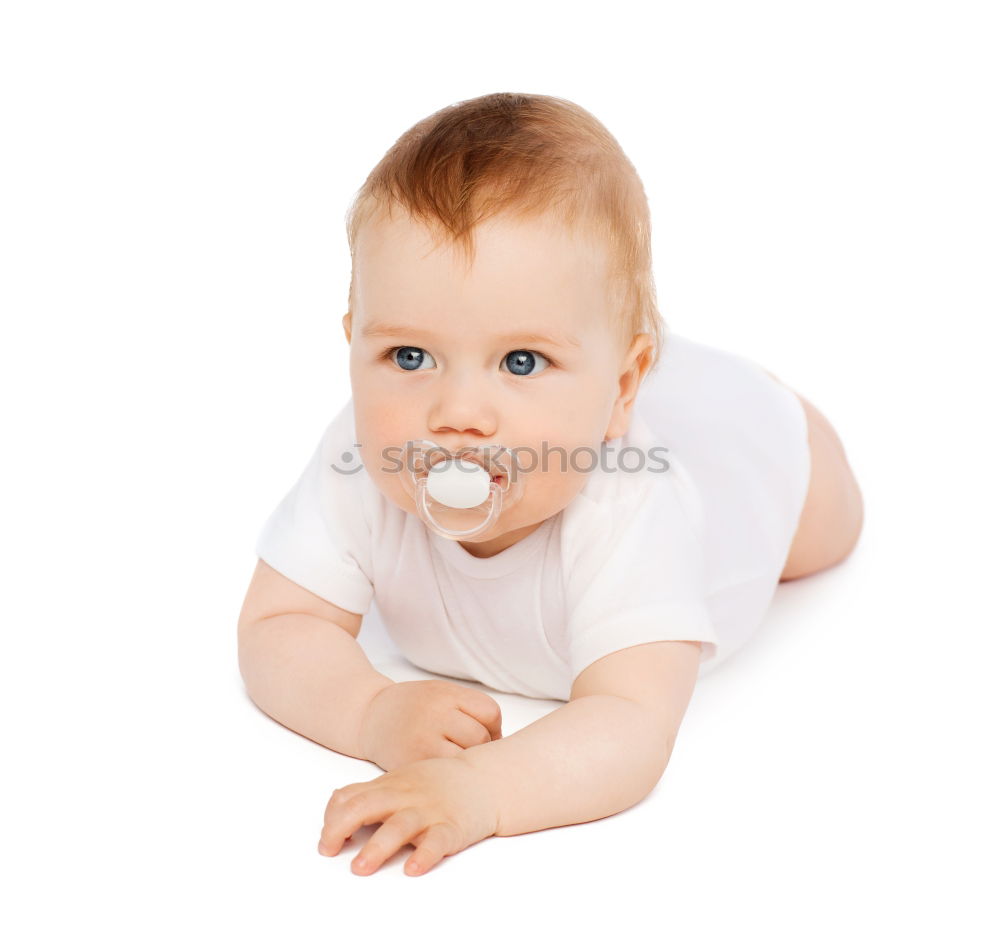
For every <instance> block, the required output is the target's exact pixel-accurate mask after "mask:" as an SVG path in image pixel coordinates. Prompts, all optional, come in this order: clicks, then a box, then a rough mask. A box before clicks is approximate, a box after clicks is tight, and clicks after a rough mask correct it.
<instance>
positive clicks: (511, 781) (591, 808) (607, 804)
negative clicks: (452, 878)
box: [461, 694, 676, 835]
mask: <svg viewBox="0 0 1000 925" xmlns="http://www.w3.org/2000/svg"><path fill="white" fill-rule="evenodd" d="M675 739H676V730H675V731H674V734H673V735H672V736H671V737H670V741H663V734H662V732H660V731H658V729H657V726H656V724H655V723H654V722H653V721H652V719H651V717H650V716H649V714H648V713H647V712H646V709H645V708H644V707H642V706H641V705H639V704H638V703H635V702H633V701H631V700H626V699H625V698H623V697H616V696H614V695H611V694H594V695H591V696H588V697H581V698H579V699H577V700H571V701H569V702H568V703H566V704H565V705H564V706H561V707H559V708H558V709H557V710H554V711H553V712H552V713H549V714H547V715H545V716H543V717H542V718H541V719H540V720H536V721H535V722H534V723H532V724H531V725H530V726H526V727H525V728H524V729H521V730H519V731H518V732H515V733H514V734H513V735H510V736H506V737H505V738H502V739H496V740H494V741H492V742H487V743H484V744H482V745H476V746H473V747H472V748H468V749H466V750H465V751H464V752H463V753H462V755H461V758H462V759H463V760H465V761H468V762H469V763H470V764H472V765H473V767H475V768H477V769H478V770H479V771H480V773H482V774H483V783H484V788H485V790H486V792H487V793H488V794H489V795H490V797H489V798H491V799H494V800H495V801H496V805H497V815H498V826H499V827H498V830H497V832H496V834H497V835H519V834H521V833H522V832H534V831H537V830H539V829H548V828H552V827H554V826H559V825H572V824H573V823H577V822H589V821H590V820H592V819H601V818H603V817H604V816H610V815H613V814H614V813H618V812H621V811H622V810H623V809H627V808H628V807H630V806H633V805H635V804H636V803H638V802H639V801H640V800H641V799H642V798H643V797H644V796H646V794H648V793H649V792H650V791H651V790H652V789H653V787H655V786H656V783H657V781H659V779H660V777H661V776H662V774H663V771H664V769H665V768H666V766H667V762H668V761H669V759H670V753H671V751H672V749H673V743H674V740H675Z"/></svg>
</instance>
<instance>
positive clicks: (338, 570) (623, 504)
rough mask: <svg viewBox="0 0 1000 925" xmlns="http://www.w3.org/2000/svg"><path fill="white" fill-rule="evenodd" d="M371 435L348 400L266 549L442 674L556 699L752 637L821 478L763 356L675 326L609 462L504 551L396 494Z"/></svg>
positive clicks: (269, 526)
mask: <svg viewBox="0 0 1000 925" xmlns="http://www.w3.org/2000/svg"><path fill="white" fill-rule="evenodd" d="M356 447H357V440H356V437H355V430H354V405H353V400H348V402H347V404H346V405H344V407H343V408H341V410H340V411H339V413H338V414H337V415H336V416H335V417H334V419H333V420H332V421H331V422H330V423H329V424H328V425H327V427H326V429H325V431H324V433H323V436H322V439H321V440H320V442H319V445H318V446H317V448H316V450H315V452H314V453H313V456H312V458H311V460H310V461H309V463H308V465H307V466H306V468H305V470H304V471H303V472H302V474H301V475H300V476H299V478H298V480H297V481H296V483H295V484H294V486H293V487H292V488H291V490H290V491H289V492H288V494H287V495H286V496H285V497H284V498H283V499H282V501H281V502H280V503H279V504H278V506H277V508H276V509H275V510H274V511H273V513H272V514H271V515H270V517H269V518H268V519H267V522H266V523H265V524H264V527H263V529H262V530H261V533H260V535H259V536H258V539H257V544H256V553H257V555H258V556H259V557H260V558H261V559H263V560H264V561H265V562H267V563H268V564H269V565H270V566H271V567H272V568H274V569H275V570H277V571H278V572H280V573H281V574H283V575H285V576H286V577H287V578H290V579H291V580H292V581H294V582H296V583H297V584H299V585H301V586H302V587H304V588H306V589H308V590H309V591H312V592H313V593H314V594H316V595H318V596H319V597H322V598H324V599H325V600H328V601H330V602H331V603H334V604H336V605H337V606H339V607H341V608H343V609H344V610H348V611H351V612H353V613H360V614H367V613H370V612H371V611H377V613H378V616H379V618H380V619H381V621H382V623H383V625H384V627H385V629H386V631H387V633H388V635H389V636H390V637H391V639H392V640H393V642H395V644H396V645H397V647H398V648H399V650H400V652H401V653H402V654H403V655H404V656H405V657H406V658H407V659H408V660H409V661H410V662H412V663H413V664H414V665H416V666H418V667H420V668H423V669H425V670H426V671H430V672H434V673H437V674H442V675H446V676H450V677H454V678H461V679H466V680H472V681H478V682H480V683H482V684H485V685H487V686H488V687H491V688H493V689H495V690H499V691H507V692H511V693H516V694H523V695H525V696H528V697H538V698H551V699H556V700H568V699H569V696H570V689H571V686H572V683H573V680H574V678H576V676H577V675H578V674H579V673H580V672H581V671H583V669H584V668H586V667H587V666H588V665H590V664H591V663H592V662H594V661H596V660H597V659H599V658H601V657H602V656H604V655H608V654H610V653H612V652H615V651H617V650H619V649H624V648H627V647H629V646H634V645H639V644H641V643H645V642H654V641H658V640H681V639H687V640H698V641H700V642H701V643H702V647H701V664H700V668H699V674H704V673H705V672H706V671H707V670H709V669H710V668H712V667H714V666H716V665H718V664H720V663H721V662H722V661H723V660H724V659H726V658H727V657H728V656H729V655H731V654H732V653H733V652H734V651H735V650H736V649H738V648H739V647H740V646H741V645H742V644H743V643H744V642H746V640H747V639H748V638H749V637H750V636H751V635H752V634H753V632H754V630H755V629H756V628H757V626H758V625H759V623H760V621H761V619H762V617H763V616H764V613H765V612H766V610H767V608H768V605H769V604H770V601H771V598H772V597H773V594H774V591H775V588H776V587H777V585H778V580H779V578H780V575H781V571H782V568H783V566H784V563H785V560H786V558H787V556H788V551H789V549H790V547H791V542H792V539H793V537H794V534H795V530H796V527H797V525H798V519H799V515H800V513H801V510H802V507H803V504H804V503H805V496H806V491H807V488H808V484H809V472H810V457H809V446H808V440H807V429H806V419H805V412H804V410H803V408H802V405H801V403H800V402H799V400H798V399H797V398H796V396H795V395H794V394H793V393H792V392H791V391H790V390H789V389H788V388H786V387H785V386H783V385H781V384H780V383H778V382H776V381H774V380H773V379H771V378H770V377H769V376H768V375H767V373H765V372H764V370H763V369H762V368H761V367H760V366H758V365H757V364H755V363H753V362H752V361H750V360H747V359H744V358H742V357H740V356H737V355H736V354H733V353H729V352H726V351H723V350H719V349H717V348H714V347H709V346H707V345H704V344H700V343H696V342H695V341H692V340H689V339H687V338H683V337H680V336H679V335H677V334H674V333H671V334H670V335H669V337H668V340H667V343H666V345H665V347H664V352H663V356H662V358H661V360H660V363H659V365H658V366H657V368H656V369H655V370H654V371H653V372H652V373H650V374H649V375H648V376H647V377H646V379H645V381H644V382H643V383H642V385H641V387H640V389H639V395H638V397H637V399H636V403H635V407H634V410H633V415H632V423H631V426H630V428H629V431H628V433H627V434H625V435H624V436H623V437H620V438H618V439H617V440H613V441H608V442H607V443H606V444H605V447H606V457H607V459H608V460H609V462H610V465H607V466H596V467H595V468H594V469H593V470H592V471H591V472H590V475H589V476H588V480H587V482H586V484H585V486H584V488H583V489H582V491H581V492H580V493H579V494H578V495H577V496H576V497H575V498H574V499H573V501H572V502H571V503H570V504H569V505H568V506H567V507H566V508H565V509H564V510H562V511H560V512H559V513H558V514H556V515H554V516H553V517H551V518H549V519H548V520H546V521H545V522H544V523H543V524H542V525H541V526H540V527H538V528H537V529H536V530H535V531H534V532H533V533H531V534H530V535H528V536H527V537H525V538H524V539H523V540H521V541H520V542H518V543H515V544H514V545H513V546H510V547H508V548H507V549H505V550H504V551H503V552H501V553H499V554H497V555H495V556H492V557H489V558H477V557H476V556H473V555H471V554H470V553H468V552H466V551H465V550H464V549H463V548H462V547H461V546H460V545H459V544H458V543H457V542H455V541H453V540H447V539H444V538H443V537H440V536H438V535H436V534H434V533H432V532H431V531H430V530H428V529H427V527H426V526H425V525H424V523H423V522H422V521H421V520H420V519H419V518H418V517H416V516H415V515H412V514H407V513H406V512H405V511H403V510H401V509H400V508H398V507H397V506H396V505H395V504H393V503H392V502H391V501H389V500H388V499H387V498H385V496H384V495H382V493H381V492H380V491H379V490H378V489H377V488H376V487H375V483H374V482H373V481H372V480H371V478H370V477H369V475H368V473H367V472H366V471H365V469H364V468H363V466H362V465H361V460H360V456H359V455H358V454H357V451H356ZM631 447H634V448H635V449H627V448H631ZM665 463H666V465H665ZM637 469H638V471H635V470H637ZM527 477H528V478H530V472H529V473H528V474H527Z"/></svg>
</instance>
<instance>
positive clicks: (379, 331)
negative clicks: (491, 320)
mask: <svg viewBox="0 0 1000 925" xmlns="http://www.w3.org/2000/svg"><path fill="white" fill-rule="evenodd" d="M361 333H362V334H363V335H364V336H365V337H400V338H405V337H413V338H417V339H418V340H419V339H425V338H426V339H429V338H431V337H433V336H434V334H433V332H431V331H421V330H420V329H418V328H410V327H406V326H405V325H398V324H385V323H382V322H369V323H368V324H366V325H365V326H364V327H363V328H362V329H361ZM496 339H497V340H498V341H505V342H511V343H519V342H521V343H523V342H532V341H540V342H542V343H546V344H552V345H553V346H554V347H579V346H580V341H579V340H577V339H576V338H575V337H574V336H573V335H572V334H569V333H567V332H562V331H544V330H538V329H533V330H521V331H504V332H503V333H502V334H497V335H496Z"/></svg>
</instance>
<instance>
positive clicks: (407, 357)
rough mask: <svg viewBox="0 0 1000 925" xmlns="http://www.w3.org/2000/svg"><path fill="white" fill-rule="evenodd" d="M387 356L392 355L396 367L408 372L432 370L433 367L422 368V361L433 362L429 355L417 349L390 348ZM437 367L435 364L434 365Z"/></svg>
mask: <svg viewBox="0 0 1000 925" xmlns="http://www.w3.org/2000/svg"><path fill="white" fill-rule="evenodd" d="M387 353H388V354H392V357H393V359H394V360H396V361H397V365H398V366H399V368H400V369H405V370H407V371H408V372H409V371H412V370H416V369H433V368H434V367H433V366H424V365H423V361H424V360H425V359H427V360H430V361H431V362H432V363H433V362H434V360H433V359H432V357H431V355H430V354H429V353H427V352H426V351H425V350H421V349H420V348H419V347H391V348H390V349H389V350H388V351H387ZM434 365H435V366H436V365H437V364H436V363H435V364H434Z"/></svg>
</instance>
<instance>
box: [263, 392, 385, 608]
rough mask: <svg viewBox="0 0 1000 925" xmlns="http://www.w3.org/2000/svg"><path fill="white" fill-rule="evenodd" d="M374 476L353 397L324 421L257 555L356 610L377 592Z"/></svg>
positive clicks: (271, 519)
mask: <svg viewBox="0 0 1000 925" xmlns="http://www.w3.org/2000/svg"><path fill="white" fill-rule="evenodd" d="M372 490H377V489H374V486H373V485H371V480H370V476H369V475H368V473H367V472H366V471H365V469H364V467H363V466H362V464H361V457H360V455H359V454H358V452H357V448H356V443H355V440H354V405H353V401H349V402H348V403H347V405H346V406H345V407H344V408H343V409H342V410H341V411H340V413H339V414H338V415H337V416H336V417H335V418H334V419H333V420H332V421H331V422H330V424H328V425H327V428H326V430H325V431H324V433H323V436H322V438H321V439H320V441H319V444H318V446H317V447H316V449H315V451H314V452H313V455H312V458H311V459H310V460H309V462H308V464H307V465H306V467H305V469H304V470H303V472H302V474H301V475H300V476H299V478H298V480H297V481H296V482H295V484H294V485H293V486H292V487H291V489H290V490H289V492H288V493H287V494H286V495H285V497H284V498H283V499H282V500H281V502H280V503H279V504H278V506H277V507H276V508H275V509H274V511H273V512H272V513H271V515H270V516H269V517H268V518H267V521H266V522H265V523H264V526H263V528H262V529H261V531H260V533H259V534H258V537H257V542H256V547H255V549H256V553H257V556H258V557H259V558H260V559H263V560H264V561H265V562H266V563H267V564H268V565H270V566H271V568H273V569H275V571H278V572H280V573H281V574H282V575H284V576H285V577H286V578H290V579H291V580H292V581H294V582H295V583H296V584H298V585H301V586H302V587H303V588H305V589H306V590H308V591H312V593H313V594H316V595H318V596H319V597H321V598H323V599H324V600H327V601H329V602H330V603H331V604H336V605H337V606H338V607H341V608H343V609H344V610H347V611H350V612H351V613H359V614H364V613H365V612H366V611H367V610H368V607H369V605H370V604H371V601H372V598H373V596H374V585H373V582H372V574H373V571H372V536H371V526H370V524H371V513H370V511H369V510H367V507H368V506H369V505H370V504H371V501H370V498H371V494H370V493H371V491H372Z"/></svg>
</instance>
